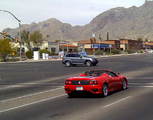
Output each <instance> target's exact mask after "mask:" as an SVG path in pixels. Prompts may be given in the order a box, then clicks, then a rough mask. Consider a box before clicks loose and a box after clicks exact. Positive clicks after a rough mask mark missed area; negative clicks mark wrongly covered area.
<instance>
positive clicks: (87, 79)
mask: <svg viewBox="0 0 153 120" xmlns="http://www.w3.org/2000/svg"><path fill="white" fill-rule="evenodd" d="M127 87H128V81H127V78H126V77H125V76H123V75H120V74H119V73H118V74H116V73H114V72H112V71H109V70H89V71H86V72H85V73H82V74H80V76H78V77H71V78H68V79H66V81H65V86H64V89H65V92H66V93H67V94H68V96H69V97H72V96H74V95H76V94H79V93H86V92H87V93H92V94H99V95H103V96H104V97H106V96H108V94H109V93H110V92H112V91H116V90H125V89H127Z"/></svg>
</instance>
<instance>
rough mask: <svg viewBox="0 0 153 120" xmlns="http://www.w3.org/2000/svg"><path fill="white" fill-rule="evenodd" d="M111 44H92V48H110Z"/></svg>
mask: <svg viewBox="0 0 153 120" xmlns="http://www.w3.org/2000/svg"><path fill="white" fill-rule="evenodd" d="M111 47H112V45H109V44H92V48H111Z"/></svg>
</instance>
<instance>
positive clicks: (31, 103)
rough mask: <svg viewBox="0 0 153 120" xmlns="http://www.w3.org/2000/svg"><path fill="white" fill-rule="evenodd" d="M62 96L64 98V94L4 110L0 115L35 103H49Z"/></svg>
mask: <svg viewBox="0 0 153 120" xmlns="http://www.w3.org/2000/svg"><path fill="white" fill-rule="evenodd" d="M63 96H66V94H61V95H58V96H54V97H50V98H47V99H42V100H39V101H35V102H32V103H29V104H23V105H21V106H17V107H12V108H9V109H5V110H2V111H0V113H4V112H8V111H10V110H15V109H19V108H22V107H26V106H29V105H33V104H37V103H41V102H45V101H49V100H52V99H56V98H59V97H63Z"/></svg>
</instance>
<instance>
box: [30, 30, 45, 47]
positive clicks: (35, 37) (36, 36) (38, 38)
mask: <svg viewBox="0 0 153 120" xmlns="http://www.w3.org/2000/svg"><path fill="white" fill-rule="evenodd" d="M42 39H43V35H42V34H41V33H40V31H35V32H33V33H31V34H30V41H32V42H33V44H34V46H36V47H39V46H40V45H41V44H42Z"/></svg>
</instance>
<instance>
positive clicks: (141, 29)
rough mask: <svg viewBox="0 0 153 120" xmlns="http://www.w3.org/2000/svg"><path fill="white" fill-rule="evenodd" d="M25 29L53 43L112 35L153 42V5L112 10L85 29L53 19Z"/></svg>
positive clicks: (14, 31) (117, 37)
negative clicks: (40, 34) (37, 31)
mask: <svg viewBox="0 0 153 120" xmlns="http://www.w3.org/2000/svg"><path fill="white" fill-rule="evenodd" d="M21 29H22V30H24V29H25V30H28V31H30V32H31V31H35V30H39V31H41V33H43V36H44V38H45V39H47V40H49V41H52V40H65V39H67V40H84V39H89V38H90V37H91V35H92V33H95V34H96V37H98V36H99V35H101V37H102V38H103V39H106V33H107V32H109V34H110V39H119V38H129V39H138V38H143V39H150V40H153V1H146V2H145V3H144V4H143V5H142V6H140V7H136V6H132V7H130V8H124V7H118V8H113V9H110V10H108V11H106V12H103V13H101V14H100V15H98V16H96V17H95V18H94V19H93V20H92V21H91V22H90V23H89V24H86V25H84V26H72V25H70V24H68V23H62V22H61V21H59V20H57V19H55V18H51V19H48V20H46V21H43V22H39V23H32V24H29V25H22V27H21ZM4 31H7V32H9V33H10V34H12V35H16V34H17V31H18V28H16V29H9V28H8V29H5V30H4Z"/></svg>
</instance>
